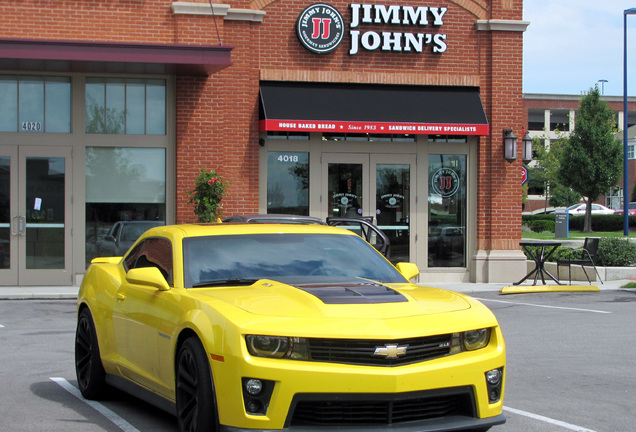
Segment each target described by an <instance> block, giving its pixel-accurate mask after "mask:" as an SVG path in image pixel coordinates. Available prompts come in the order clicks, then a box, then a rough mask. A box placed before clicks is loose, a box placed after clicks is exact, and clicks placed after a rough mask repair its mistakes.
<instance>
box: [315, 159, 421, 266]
mask: <svg viewBox="0 0 636 432" xmlns="http://www.w3.org/2000/svg"><path fill="white" fill-rule="evenodd" d="M414 161H415V156H414V155H386V154H372V155H369V154H350V153H329V154H323V169H324V171H323V179H324V180H323V181H324V183H323V191H325V192H326V198H324V197H323V201H322V203H323V210H324V212H325V213H326V215H327V217H349V218H356V217H369V218H373V219H374V222H375V223H376V224H377V225H378V227H379V228H380V229H381V230H382V231H384V233H385V234H386V235H387V236H388V237H389V239H390V241H391V253H390V260H391V261H392V262H394V263H397V262H401V261H414V260H415V257H414V256H413V251H414V250H415V248H414V247H413V244H412V238H411V237H412V236H411V232H414V231H413V230H412V226H411V224H412V221H411V217H410V212H411V203H412V202H415V198H414V193H415V191H414V190H412V188H411V183H412V182H413V179H412V178H411V177H412V175H413V174H414V172H415V169H414V165H415V162H414Z"/></svg>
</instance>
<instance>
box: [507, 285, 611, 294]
mask: <svg viewBox="0 0 636 432" xmlns="http://www.w3.org/2000/svg"><path fill="white" fill-rule="evenodd" d="M599 291H601V289H600V288H599V287H597V286H596V285H530V286H508V287H503V288H502V289H500V290H499V292H500V293H501V294H525V293H546V292H599Z"/></svg>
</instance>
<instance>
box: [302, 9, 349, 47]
mask: <svg viewBox="0 0 636 432" xmlns="http://www.w3.org/2000/svg"><path fill="white" fill-rule="evenodd" d="M296 33H297V34H298V39H299V40H300V42H301V43H302V44H303V45H304V46H305V48H307V49H308V50H310V51H313V52H315V53H319V54H323V53H328V52H331V51H333V50H334V49H336V47H337V46H338V45H339V44H340V42H342V38H343V36H344V21H343V18H342V15H340V12H338V9H336V8H335V7H333V6H331V5H328V4H325V3H316V4H313V5H311V6H309V7H308V8H306V9H305V10H304V11H303V12H302V13H301V14H300V15H299V16H298V21H297V22H296Z"/></svg>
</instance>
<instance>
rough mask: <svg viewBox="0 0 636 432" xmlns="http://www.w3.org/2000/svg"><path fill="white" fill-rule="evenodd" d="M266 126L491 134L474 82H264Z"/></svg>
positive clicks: (269, 128) (276, 128) (275, 128)
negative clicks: (468, 84)
mask: <svg viewBox="0 0 636 432" xmlns="http://www.w3.org/2000/svg"><path fill="white" fill-rule="evenodd" d="M260 91H261V117H260V120H261V122H260V129H261V130H263V131H296V132H297V131H303V132H338V133H340V132H343V133H373V134H433V135H488V134H489V128H488V120H487V119H486V113H485V112H484V108H483V105H482V103H481V97H480V96H479V89H478V88H476V87H440V86H435V87H433V86H411V85H382V84H371V85H367V84H340V83H338V84H334V83H331V84H324V83H291V82H270V81H267V82H261V88H260Z"/></svg>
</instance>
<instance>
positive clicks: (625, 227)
mask: <svg viewBox="0 0 636 432" xmlns="http://www.w3.org/2000/svg"><path fill="white" fill-rule="evenodd" d="M627 15H636V8H630V9H625V10H624V11H623V234H624V235H625V236H626V237H627V236H629V197H628V196H627V195H628V193H629V172H628V169H629V165H628V163H627V161H628V160H627V153H628V152H627V147H628V146H627V144H628V143H627V125H628V123H627V117H628V115H627Z"/></svg>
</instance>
